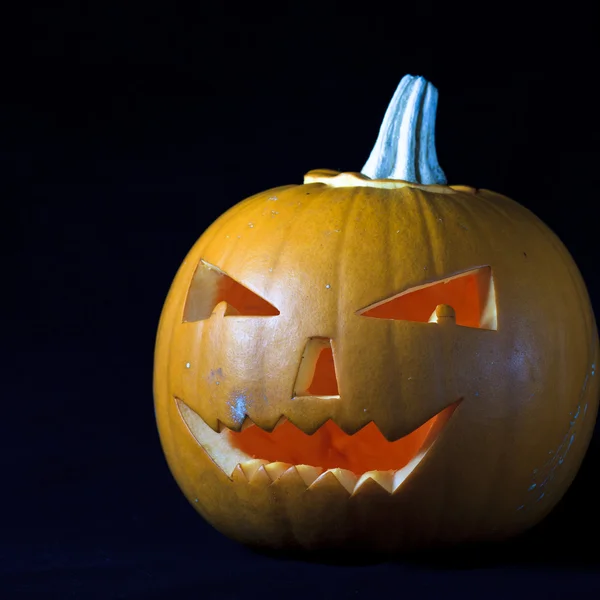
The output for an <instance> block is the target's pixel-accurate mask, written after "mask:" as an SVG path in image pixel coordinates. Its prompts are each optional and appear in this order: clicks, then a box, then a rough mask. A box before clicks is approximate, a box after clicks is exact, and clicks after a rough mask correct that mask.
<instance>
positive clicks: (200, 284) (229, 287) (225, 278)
mask: <svg viewBox="0 0 600 600" xmlns="http://www.w3.org/2000/svg"><path fill="white" fill-rule="evenodd" d="M221 302H225V303H226V305H227V306H226V308H225V311H224V316H230V315H237V316H245V317H251V316H253V317H270V316H277V315H278V314H280V313H279V311H278V310H277V309H276V308H275V307H274V306H273V305H272V304H270V303H269V302H267V301H266V300H265V299H264V298H262V297H261V296H259V295H258V294H257V293H256V292H253V291H252V290H250V289H248V288H247V287H246V286H244V285H242V284H241V283H240V282H239V281H236V280H235V279H233V278H232V277H230V276H229V275H227V273H224V272H223V271H221V269H219V268H218V267H216V266H214V265H211V264H209V263H207V262H206V261H205V260H201V261H200V263H199V264H198V268H197V269H196V272H195V273H194V277H193V278H192V282H191V284H190V289H189V291H188V295H187V298H186V302H185V307H184V310H183V321H184V322H192V321H202V320H204V319H209V318H210V316H211V314H212V313H213V312H214V310H215V308H216V307H217V305H218V304H220V303H221Z"/></svg>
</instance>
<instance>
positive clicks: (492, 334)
mask: <svg viewBox="0 0 600 600" xmlns="http://www.w3.org/2000/svg"><path fill="white" fill-rule="evenodd" d="M436 104H437V90H436V89H435V88H434V87H433V86H432V84H431V83H429V82H427V81H426V80H424V79H423V78H422V77H412V76H406V77H405V78H403V80H402V81H401V83H400V86H399V87H398V90H397V91H396V94H395V95H394V98H393V99H392V102H391V104H390V106H389V108H388V111H387V113H386V116H385V118H384V122H383V125H382V128H381V131H380V135H379V138H378V140H377V143H376V145H375V148H374V149H373V152H372V154H371V156H370V158H369V160H368V161H367V164H366V165H365V167H364V169H363V171H362V172H361V173H354V172H344V173H339V172H335V171H329V170H316V171H311V172H309V173H308V174H307V175H306V176H305V178H304V182H303V183H302V184H300V185H286V186H282V187H277V188H274V189H271V190H268V191H265V192H262V193H259V194H256V195H254V196H252V197H250V198H248V199H246V200H244V201H243V202H241V203H239V204H238V205H236V206H234V207H233V208H231V209H230V210H228V211H227V212H226V213H225V214H223V215H222V216H221V217H220V218H218V219H217V220H216V221H215V222H214V223H213V224H212V225H211V226H210V227H209V228H208V229H207V230H206V231H205V232H204V233H203V234H202V236H201V237H200V238H199V240H198V241H197V243H196V244H195V245H194V246H193V248H192V249H191V251H190V252H189V254H188V256H187V257H186V258H185V260H184V262H183V264H182V265H181V268H180V269H179V271H178V273H177V275H176V277H175V279H174V281H173V284H172V287H171V289H170V291H169V293H168V297H167V299H166V302H165V305H164V309H163V312H162V315H161V319H160V325H159V329H158V336H157V342H156V351H155V369H154V392H155V409H156V418H157V423H158V430H159V433H160V439H161V443H162V447H163V449H164V453H165V456H166V459H167V462H168V465H169V467H170V469H171V471H172V473H173V475H174V477H175V479H176V481H177V482H178V484H179V486H180V487H181V489H182V491H183V493H184V494H185V496H186V497H187V499H188V500H189V501H190V502H191V503H192V505H193V506H194V507H195V508H196V509H197V511H198V512H199V513H200V514H201V515H202V516H203V517H204V518H205V519H207V520H208V521H209V522H210V523H211V524H212V525H213V526H214V527H216V528H217V529H218V530H219V531H221V532H223V533H224V534H226V535H228V536H230V537H231V538H234V539H236V540H238V541H240V542H243V543H246V544H250V545H256V546H263V547H270V548H306V549H323V548H340V547H344V548H349V547H355V548H370V549H376V550H384V551H385V550H387V551H392V550H410V549H414V548H419V547H428V546H436V545H440V544H456V543H460V542H465V541H477V540H493V539H499V538H506V537H508V536H512V535H514V534H517V533H519V532H521V531H523V530H525V529H527V528H529V527H531V526H532V525H534V524H535V523H537V522H539V521H540V520H541V519H542V518H543V517H544V516H545V515H546V514H548V513H549V512H550V510H551V509H552V508H553V507H554V506H555V505H556V503H557V502H558V500H559V499H560V498H561V496H563V494H564V493H565V491H566V490H567V488H568V486H569V484H570V483H571V481H572V480H573V478H574V476H575V474H576V472H577V470H578V468H579V466H580V463H581V461H582V459H583V456H584V454H585V451H586V448H587V446H588V443H589V441H590V437H591V435H592V432H593V426H594V422H595V418H596V413H597V408H598V393H599V389H598V381H597V380H598V378H597V377H594V375H595V369H596V366H595V365H597V364H598V335H597V329H596V325H595V320H594V315H593V312H592V309H591V306H590V301H589V298H588V294H587V291H586V287H585V285H584V282H583V280H582V277H581V275H580V273H579V271H578V269H577V267H576V265H575V263H574V261H573V259H572V258H571V257H570V255H569V253H568V251H567V250H566V249H565V247H564V246H563V245H562V243H561V242H560V241H559V239H558V238H557V236H556V235H555V234H554V233H552V231H551V230H550V229H549V228H548V227H547V226H545V225H544V224H543V223H542V222H541V221H540V220H539V219H538V218H537V217H536V216H534V215H533V214H532V213H531V212H530V211H529V210H527V209H526V208H524V207H523V206H521V205H520V204H518V203H516V202H514V201H513V200H511V199H509V198H507V197H505V196H503V195H501V194H498V193H494V192H491V191H488V190H484V189H473V188H470V187H467V186H453V185H447V184H446V180H445V176H444V173H443V171H442V170H441V168H440V167H439V165H438V164H437V158H436V152H435V146H434V140H433V135H434V121H435V109H436Z"/></svg>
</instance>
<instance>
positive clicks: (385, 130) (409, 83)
mask: <svg viewBox="0 0 600 600" xmlns="http://www.w3.org/2000/svg"><path fill="white" fill-rule="evenodd" d="M437 100H438V91H437V89H436V88H435V87H434V86H433V85H432V84H431V83H429V81H427V80H426V79H425V78H424V77H420V76H413V75H405V76H404V77H403V78H402V80H401V81H400V84H399V85H398V88H397V89H396V92H395V93H394V96H393V97H392V101H391V102H390V104H389V106H388V108H387V111H386V113H385V116H384V118H383V123H382V124H381V128H380V130H379V137H378V138H377V141H376V142H375V146H373V150H372V151H371V156H369V160H367V162H366V163H365V166H364V167H363V168H362V171H361V172H362V173H363V174H364V175H366V176H367V177H370V178H371V179H402V180H404V181H409V182H411V183H422V184H432V183H437V184H445V183H446V176H445V175H444V171H442V168H441V167H440V165H439V164H438V161H437V154H436V152H435V111H436V108H437Z"/></svg>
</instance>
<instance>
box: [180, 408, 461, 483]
mask: <svg viewBox="0 0 600 600" xmlns="http://www.w3.org/2000/svg"><path fill="white" fill-rule="evenodd" d="M175 402H176V404H177V408H178V410H179V413H180V415H181V418H182V419H183V421H184V423H185V424H186V426H187V428H188V429H189V431H190V433H191V434H192V435H193V436H194V438H195V439H196V441H197V442H198V444H200V446H201V447H202V448H203V449H204V450H205V451H206V452H207V454H208V455H209V456H210V457H211V459H212V460H213V462H214V463H215V464H216V465H217V466H218V467H219V468H220V469H221V470H222V471H223V472H224V473H225V474H226V475H227V476H228V477H230V478H232V477H233V475H234V472H235V471H236V470H237V471H238V472H240V471H241V473H243V475H244V476H245V477H246V479H247V480H248V481H249V482H252V481H253V479H254V478H256V477H263V478H264V476H265V473H266V475H268V477H269V479H270V480H271V481H275V480H276V479H277V478H278V477H280V476H281V475H283V473H285V472H286V471H287V470H288V469H295V470H296V471H297V472H298V474H299V475H300V477H301V478H302V480H303V481H304V483H305V484H306V485H307V487H310V486H311V485H312V484H314V482H315V481H317V479H321V478H323V477H326V476H327V475H328V474H329V473H331V474H333V475H334V476H335V477H336V478H337V479H338V480H339V482H340V483H341V484H342V485H343V487H344V488H345V489H346V490H347V491H348V493H349V494H354V493H356V492H357V491H358V490H359V489H360V488H361V487H362V486H363V485H364V484H365V483H366V482H367V481H368V480H369V479H373V480H374V481H375V482H376V483H378V484H379V485H380V486H381V487H382V488H384V489H385V490H386V491H388V492H389V493H394V492H395V491H396V490H397V489H398V488H399V487H400V486H401V485H402V483H403V482H404V481H405V480H406V478H407V477H408V476H409V475H410V474H411V473H412V472H413V471H414V469H415V468H416V467H417V465H418V464H419V463H420V462H421V461H422V460H423V458H424V457H425V455H426V454H427V452H428V451H429V450H430V449H431V447H432V446H433V444H434V443H435V441H436V440H437V438H438V437H439V435H440V433H441V431H442V430H443V429H444V426H445V425H446V424H447V422H448V420H449V419H450V417H451V416H452V413H453V412H454V410H455V409H456V407H457V406H458V404H459V402H460V400H458V401H456V402H454V403H453V404H451V405H450V406H448V407H447V408H445V409H444V410H442V411H441V412H440V413H438V414H437V415H435V416H434V417H432V418H431V419H429V420H428V421H427V422H425V423H423V424H422V425H421V426H420V427H418V428H417V429H415V430H414V431H412V432H411V433H409V434H408V435H406V436H404V437H402V438H400V439H398V440H395V441H393V442H390V441H388V440H386V439H385V437H384V436H383V434H382V433H381V432H380V431H379V429H378V427H377V426H376V425H375V423H373V422H371V423H369V424H368V425H366V426H365V427H363V428H362V429H361V430H360V431H358V432H356V433H354V434H352V435H348V434H347V433H345V432H344V431H342V430H341V429H340V428H339V427H338V426H337V425H336V424H335V423H334V422H333V421H331V420H329V421H327V422H326V423H324V424H323V425H322V426H321V427H320V428H319V429H317V430H316V431H315V432H314V433H312V434H310V435H309V434H306V433H304V432H303V431H301V430H300V429H299V428H298V427H296V426H295V425H294V424H293V423H291V422H290V421H288V420H287V419H285V418H282V419H281V420H280V422H279V423H278V424H277V426H276V427H275V428H274V429H273V431H271V432H268V431H265V430H264V429H261V428H260V427H258V426H257V425H256V424H254V423H253V422H252V420H251V419H250V418H248V417H247V418H246V420H245V421H244V424H243V425H242V429H241V431H238V432H236V431H233V430H231V429H229V428H227V427H224V426H223V427H222V428H221V431H220V432H218V433H217V432H215V431H214V430H213V429H212V428H211V427H210V426H209V425H207V424H206V423H205V422H204V420H203V419H202V417H200V415H198V414H197V413H196V412H195V411H194V410H192V409H191V408H190V407H189V406H188V405H187V404H186V403H185V402H184V401H183V400H181V399H179V398H175Z"/></svg>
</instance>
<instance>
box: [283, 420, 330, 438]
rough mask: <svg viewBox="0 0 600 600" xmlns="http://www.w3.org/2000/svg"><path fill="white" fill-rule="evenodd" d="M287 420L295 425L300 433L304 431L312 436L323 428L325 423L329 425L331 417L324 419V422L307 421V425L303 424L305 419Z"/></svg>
mask: <svg viewBox="0 0 600 600" xmlns="http://www.w3.org/2000/svg"><path fill="white" fill-rule="evenodd" d="M287 420H288V421H289V422H290V423H291V424H292V425H294V426H295V427H297V428H298V429H300V431H303V432H304V433H306V434H308V435H312V434H313V433H315V431H317V429H320V428H321V427H323V425H325V423H327V421H329V420H330V418H329V417H327V418H325V419H323V420H319V421H315V422H314V423H313V422H310V421H307V422H306V423H303V422H302V420H303V417H302V416H301V417H299V418H294V417H287ZM309 423H310V424H309Z"/></svg>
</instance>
